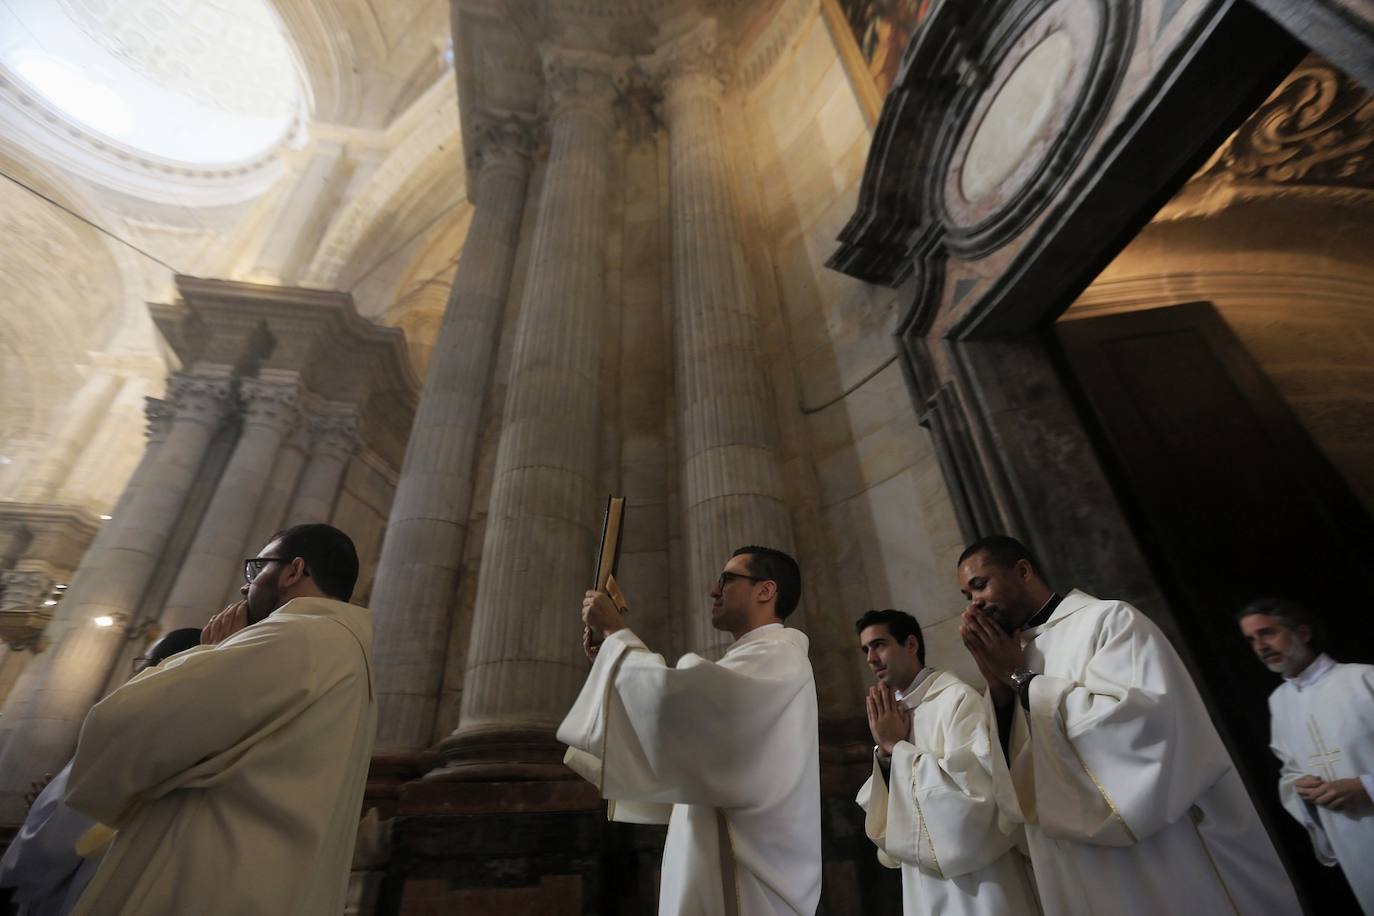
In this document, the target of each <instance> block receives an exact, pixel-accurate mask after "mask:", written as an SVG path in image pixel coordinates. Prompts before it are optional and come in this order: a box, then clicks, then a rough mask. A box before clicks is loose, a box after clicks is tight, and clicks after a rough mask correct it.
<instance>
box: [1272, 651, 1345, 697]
mask: <svg viewBox="0 0 1374 916" xmlns="http://www.w3.org/2000/svg"><path fill="white" fill-rule="evenodd" d="M1335 667H1336V660H1335V659H1333V658H1332V657H1331V656H1329V655H1327V654H1326V653H1325V652H1323V653H1322V654H1321V655H1318V656H1317V657H1316V658H1315V659H1313V661H1312V664H1310V665H1308V666H1307V667H1306V668H1304V669H1302V673H1301V674H1299V675H1298V676H1297V677H1285V678H1284V680H1285V681H1287V682H1288V683H1290V684H1292V685H1293V686H1294V687H1296V688H1298V689H1299V690H1306V689H1307V688H1308V687H1312V686H1315V685H1316V684H1317V682H1319V681H1320V680H1321V679H1322V678H1324V677H1326V675H1327V674H1328V673H1330V672H1331V670H1332V669H1333V668H1335Z"/></svg>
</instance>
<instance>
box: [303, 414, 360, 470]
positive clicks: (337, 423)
mask: <svg viewBox="0 0 1374 916" xmlns="http://www.w3.org/2000/svg"><path fill="white" fill-rule="evenodd" d="M310 432H311V441H312V443H313V449H312V451H313V453H314V454H315V455H324V456H328V457H332V458H337V459H338V460H340V461H347V460H348V459H349V458H351V457H353V454H354V453H355V452H357V451H358V449H360V448H362V444H363V438H362V430H361V424H360V423H359V422H358V417H357V416H356V415H355V414H316V415H315V416H312V417H311V418H310Z"/></svg>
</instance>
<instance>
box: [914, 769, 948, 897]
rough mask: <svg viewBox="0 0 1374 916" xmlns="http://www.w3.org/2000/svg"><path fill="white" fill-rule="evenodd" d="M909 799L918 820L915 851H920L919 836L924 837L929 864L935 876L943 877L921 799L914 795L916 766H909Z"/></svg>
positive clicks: (918, 852)
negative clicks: (933, 869) (928, 854)
mask: <svg viewBox="0 0 1374 916" xmlns="http://www.w3.org/2000/svg"><path fill="white" fill-rule="evenodd" d="M911 801H912V803H913V804H914V805H915V806H916V820H917V821H918V822H919V823H918V826H917V828H916V852H917V855H919V854H920V851H921V837H925V838H926V848H927V849H929V850H930V864H931V865H934V866H935V875H936V877H938V878H940V879H943V878H944V877H945V873H944V871H942V870H941V868H940V860H939V859H937V858H936V857H935V841H934V839H932V838H931V835H930V830H929V828H927V827H926V813H925V812H924V811H923V810H921V800H920V799H919V798H918V797H917V796H916V768H915V767H912V768H911Z"/></svg>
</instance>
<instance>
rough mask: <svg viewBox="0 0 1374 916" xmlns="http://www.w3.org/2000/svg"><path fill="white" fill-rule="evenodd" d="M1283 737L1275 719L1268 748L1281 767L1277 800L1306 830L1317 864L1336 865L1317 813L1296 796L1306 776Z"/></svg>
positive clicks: (1334, 854)
mask: <svg viewBox="0 0 1374 916" xmlns="http://www.w3.org/2000/svg"><path fill="white" fill-rule="evenodd" d="M1286 737H1287V736H1285V735H1284V734H1283V730H1282V729H1281V728H1279V723H1278V722H1277V720H1274V725H1273V734H1272V736H1271V739H1270V744H1269V748H1270V750H1272V751H1273V752H1274V756H1276V757H1278V758H1279V763H1280V764H1281V766H1282V769H1281V770H1280V771H1279V801H1281V802H1283V807H1284V810H1285V811H1287V812H1288V813H1289V814H1291V815H1293V819H1294V820H1296V821H1297V822H1298V823H1299V824H1302V825H1303V827H1305V828H1306V829H1307V835H1308V836H1309V837H1311V839H1312V850H1313V851H1314V852H1315V853H1316V855H1317V861H1319V862H1321V863H1322V864H1323V865H1328V866H1330V865H1335V864H1337V862H1336V851H1335V850H1334V849H1333V848H1332V846H1331V839H1330V837H1328V836H1327V835H1326V830H1325V829H1324V828H1323V827H1322V824H1321V819H1320V818H1318V817H1317V812H1316V811H1314V810H1313V807H1312V805H1311V803H1309V802H1308V801H1307V800H1306V799H1304V798H1303V797H1302V796H1301V795H1299V794H1298V790H1297V787H1296V786H1295V785H1294V783H1296V782H1297V781H1298V780H1299V779H1301V778H1302V777H1304V776H1306V775H1307V774H1306V773H1305V772H1303V771H1302V769H1300V768H1299V767H1298V764H1297V757H1296V755H1295V754H1294V753H1293V752H1292V750H1290V749H1289V748H1288V744H1287V741H1286Z"/></svg>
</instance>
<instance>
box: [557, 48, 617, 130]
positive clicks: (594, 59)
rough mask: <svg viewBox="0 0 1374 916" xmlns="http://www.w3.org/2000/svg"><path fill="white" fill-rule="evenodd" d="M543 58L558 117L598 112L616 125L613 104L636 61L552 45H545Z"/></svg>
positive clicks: (607, 121)
mask: <svg viewBox="0 0 1374 916" xmlns="http://www.w3.org/2000/svg"><path fill="white" fill-rule="evenodd" d="M539 57H540V60H541V61H542V62H543V65H544V86H545V87H546V88H547V89H548V93H549V94H548V101H549V105H550V108H551V111H552V114H553V116H554V117H555V118H556V117H558V116H559V115H562V114H564V113H566V112H569V111H574V110H576V111H583V112H586V113H588V114H591V115H594V116H595V117H597V118H599V119H600V120H601V121H603V122H604V123H605V124H606V125H607V126H610V125H611V124H612V120H613V117H614V114H613V106H614V104H615V100H616V98H617V96H618V95H619V93H620V90H621V89H622V88H623V87H624V85H625V81H626V78H627V75H628V73H629V71H630V67H631V65H632V64H633V61H631V60H630V59H629V58H627V57H609V56H607V55H605V54H597V53H594V52H592V51H573V50H568V49H566V48H558V47H554V46H552V45H541V46H540V48H539Z"/></svg>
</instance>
